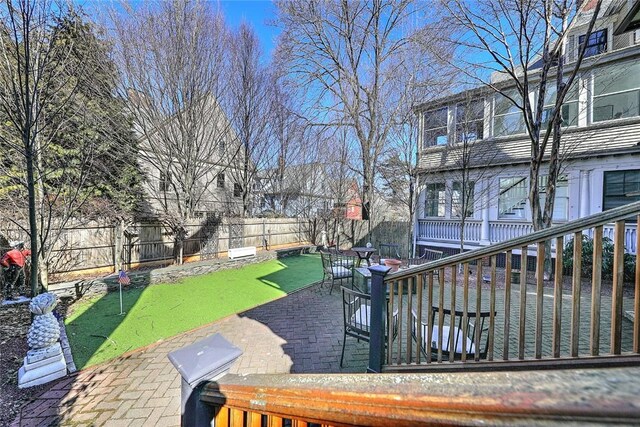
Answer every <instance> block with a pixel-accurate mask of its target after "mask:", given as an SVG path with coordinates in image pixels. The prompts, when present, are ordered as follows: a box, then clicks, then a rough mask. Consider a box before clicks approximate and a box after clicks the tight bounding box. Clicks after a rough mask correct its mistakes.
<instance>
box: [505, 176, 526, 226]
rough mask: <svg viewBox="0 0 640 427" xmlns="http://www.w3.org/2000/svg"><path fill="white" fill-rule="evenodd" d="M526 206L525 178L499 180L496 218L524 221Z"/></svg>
mask: <svg viewBox="0 0 640 427" xmlns="http://www.w3.org/2000/svg"><path fill="white" fill-rule="evenodd" d="M526 205H527V178H520V177H514V178H500V194H499V196H498V218H500V219H524V218H525V207H526Z"/></svg>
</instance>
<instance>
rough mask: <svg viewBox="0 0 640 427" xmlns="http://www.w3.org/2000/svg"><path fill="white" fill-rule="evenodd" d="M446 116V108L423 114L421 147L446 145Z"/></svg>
mask: <svg viewBox="0 0 640 427" xmlns="http://www.w3.org/2000/svg"><path fill="white" fill-rule="evenodd" d="M447 114H448V108H447V107H444V108H440V109H438V110H433V111H427V112H426V113H424V141H423V142H422V146H423V147H431V146H434V145H446V144H447V133H448V131H447Z"/></svg>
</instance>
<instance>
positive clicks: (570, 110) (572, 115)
mask: <svg viewBox="0 0 640 427" xmlns="http://www.w3.org/2000/svg"><path fill="white" fill-rule="evenodd" d="M577 81H578V80H577V79H575V80H574V81H573V84H572V85H571V87H570V88H569V90H568V91H567V94H566V95H565V97H564V102H563V103H562V107H561V110H560V117H561V119H562V126H576V125H577V124H578V84H577ZM556 89H557V88H556V85H555V82H551V81H550V82H549V84H547V90H546V93H545V95H544V110H543V111H542V126H543V129H544V128H545V127H546V126H547V125H548V123H549V120H550V119H551V116H552V115H553V111H554V109H555V105H556V94H557V90H556Z"/></svg>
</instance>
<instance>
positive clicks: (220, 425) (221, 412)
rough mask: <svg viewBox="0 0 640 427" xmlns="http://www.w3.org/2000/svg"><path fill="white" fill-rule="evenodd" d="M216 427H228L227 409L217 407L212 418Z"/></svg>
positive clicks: (225, 407)
mask: <svg viewBox="0 0 640 427" xmlns="http://www.w3.org/2000/svg"><path fill="white" fill-rule="evenodd" d="M214 420H215V424H216V427H229V408H228V407H227V406H218V407H217V408H216V410H215V416H214Z"/></svg>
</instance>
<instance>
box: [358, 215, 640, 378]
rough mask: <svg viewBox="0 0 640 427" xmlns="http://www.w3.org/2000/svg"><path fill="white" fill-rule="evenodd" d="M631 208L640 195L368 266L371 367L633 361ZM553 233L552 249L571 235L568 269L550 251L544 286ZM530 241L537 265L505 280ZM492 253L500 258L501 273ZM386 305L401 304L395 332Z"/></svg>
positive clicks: (635, 300)
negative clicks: (587, 244) (394, 265)
mask: <svg viewBox="0 0 640 427" xmlns="http://www.w3.org/2000/svg"><path fill="white" fill-rule="evenodd" d="M629 217H633V219H634V221H635V222H636V223H638V224H639V225H640V202H636V203H631V204H628V205H625V206H622V207H619V208H616V209H612V210H609V211H606V212H602V213H598V214H595V215H591V216H589V217H586V218H582V219H579V220H575V221H571V222H568V223H566V224H563V225H559V226H555V227H552V228H549V229H546V230H542V231H538V232H535V233H531V234H528V235H525V236H522V237H519V238H516V239H512V240H509V241H506V242H502V243H499V244H495V245H492V246H489V247H486V248H481V249H477V250H474V251H470V252H467V253H464V254H459V255H454V256H451V257H447V258H443V259H441V260H438V261H434V262H430V263H428V264H424V265H421V266H418V267H413V268H409V269H406V270H404V271H403V270H401V271H399V272H396V273H392V274H388V275H386V272H387V269H386V268H382V267H379V268H375V267H373V268H372V273H373V275H372V277H373V282H372V303H371V304H372V310H371V323H372V331H371V345H370V355H369V358H370V361H369V364H370V368H371V369H373V370H375V371H378V372H379V371H380V370H381V369H384V370H385V371H402V370H407V369H408V370H415V369H422V368H427V369H442V368H444V369H457V368H461V367H463V368H469V367H472V366H471V365H473V364H475V366H476V368H482V369H484V368H486V369H495V368H496V367H498V364H497V362H498V361H500V363H501V364H502V366H503V367H513V366H514V365H519V364H527V366H530V367H531V365H532V364H533V365H535V364H540V365H543V364H544V365H553V366H558V365H562V364H563V363H565V364H567V363H568V364H569V365H574V364H580V363H586V364H601V363H604V364H608V363H620V362H622V363H630V362H631V361H633V362H635V363H637V362H638V361H640V357H639V353H640V316H639V315H640V265H639V264H638V263H637V262H636V263H635V281H634V284H629V290H628V291H627V294H629V293H632V294H633V295H634V296H633V297H629V296H628V297H627V298H624V297H623V286H624V259H625V247H624V242H625V219H627V220H628V219H629ZM608 223H613V224H614V229H615V232H614V239H613V244H614V253H613V280H612V283H611V285H608V284H606V286H607V287H609V286H610V289H607V292H603V290H604V286H603V282H602V265H603V264H602V263H603V254H602V248H603V227H604V225H605V224H608ZM583 233H584V234H591V235H593V238H594V245H593V246H594V250H593V260H592V264H593V269H592V272H591V274H590V276H591V277H589V278H588V280H585V279H587V278H585V277H582V269H581V264H582V262H583V258H582V256H583V252H582V247H581V245H582V235H583ZM637 238H638V239H640V237H637ZM551 241H553V242H554V246H555V247H556V248H563V247H564V246H565V244H566V243H567V242H572V244H573V245H574V246H573V248H574V250H573V270H572V272H571V274H570V275H568V277H567V278H566V281H565V277H564V275H563V268H562V257H561V256H556V257H555V261H553V260H552V261H551V262H555V268H554V270H555V276H554V279H553V282H552V283H548V286H547V287H545V281H544V270H545V251H549V250H550V249H549V248H550V247H551ZM638 243H640V242H638ZM532 247H533V248H535V249H534V250H535V253H536V263H535V271H534V272H531V274H527V272H526V271H521V272H519V276H520V277H519V280H518V282H517V283H516V284H512V274H513V273H512V269H511V263H512V258H513V256H514V255H515V256H518V255H517V254H516V252H518V253H519V257H520V258H521V265H523V266H526V265H527V262H526V257H527V253H528V251H530V250H531V249H532ZM498 256H504V257H505V259H506V267H505V269H504V274H501V275H500V277H498V276H499V274H498V270H497V266H496V264H497V262H496V259H497V257H498ZM549 259H550V258H549V257H547V260H549ZM547 270H549V269H548V268H547ZM498 285H500V288H502V289H498ZM563 285H564V286H566V287H567V290H566V291H565V292H563ZM387 306H389V307H393V309H394V310H396V309H397V310H398V311H399V313H400V315H399V316H398V317H399V319H398V326H397V328H398V333H397V338H395V339H394V338H393V337H394V334H393V333H392V332H393V331H392V330H391V328H392V327H393V325H392V323H393V322H389V321H387V322H386V325H389V326H388V327H383V326H382V325H384V324H385V321H384V320H383V319H384V318H385V317H386V316H387V314H386V308H387ZM389 310H390V311H391V309H389ZM454 313H455V315H454ZM451 317H455V321H452V320H451ZM481 320H483V321H484V324H482V325H481V324H480V323H481ZM385 328H386V329H387V330H386V331H385V330H384V329H385ZM449 343H450V344H449ZM625 355H626V356H627V357H626V358H625V357H623V356H625Z"/></svg>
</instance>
